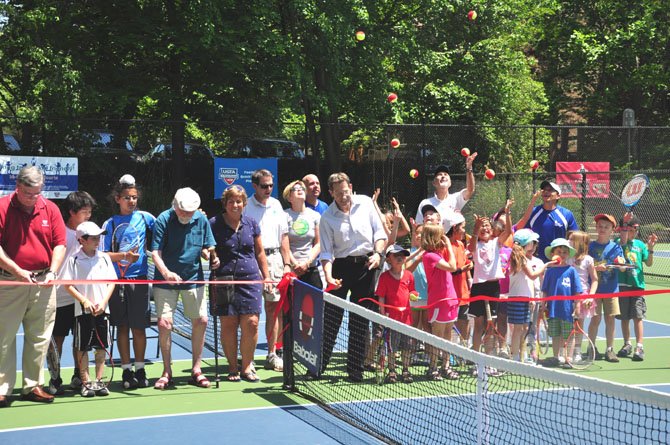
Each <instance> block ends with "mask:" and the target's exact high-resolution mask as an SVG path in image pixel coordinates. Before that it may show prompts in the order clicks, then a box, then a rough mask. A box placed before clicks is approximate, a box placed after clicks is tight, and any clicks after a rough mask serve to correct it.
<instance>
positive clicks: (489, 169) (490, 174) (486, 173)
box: [484, 168, 496, 179]
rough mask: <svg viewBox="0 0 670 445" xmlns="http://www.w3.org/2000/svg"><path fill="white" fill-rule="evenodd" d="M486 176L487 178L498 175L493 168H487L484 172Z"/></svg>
mask: <svg viewBox="0 0 670 445" xmlns="http://www.w3.org/2000/svg"><path fill="white" fill-rule="evenodd" d="M484 176H485V177H486V179H493V178H495V177H496V172H494V171H493V169H492V168H487V169H486V171H485V172H484Z"/></svg>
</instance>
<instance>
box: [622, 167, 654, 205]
mask: <svg viewBox="0 0 670 445" xmlns="http://www.w3.org/2000/svg"><path fill="white" fill-rule="evenodd" d="M648 189H649V178H648V177H647V175H643V174H639V175H635V176H633V177H632V178H631V179H630V181H628V182H627V183H626V185H624V186H623V189H622V190H621V204H623V206H624V207H626V209H627V210H628V211H629V212H632V211H633V208H634V207H635V206H636V205H637V204H638V203H639V202H640V200H641V199H642V197H643V196H644V193H645V192H646V191H647V190H648Z"/></svg>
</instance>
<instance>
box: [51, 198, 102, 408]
mask: <svg viewBox="0 0 670 445" xmlns="http://www.w3.org/2000/svg"><path fill="white" fill-rule="evenodd" d="M95 205H96V203H95V200H94V199H93V197H92V196H91V195H89V194H88V193H86V192H84V191H77V192H72V193H70V194H69V195H67V197H66V198H65V200H64V202H63V214H64V216H65V220H66V223H65V236H66V238H67V244H66V246H65V259H67V258H68V257H69V256H70V255H72V254H73V253H75V252H76V251H77V250H79V246H80V244H79V240H77V226H78V225H79V224H81V223H83V222H85V221H88V220H89V219H90V218H91V212H92V210H93V207H95ZM65 263H66V262H65V261H63V264H62V266H61V269H60V270H59V273H58V275H60V274H61V273H62V271H63V269H64V268H65ZM74 304H75V301H74V299H73V298H72V296H71V295H70V293H69V292H68V291H67V289H65V286H57V288H56V308H57V309H56V322H55V323H54V330H53V333H52V335H51V338H52V340H53V342H52V345H51V346H50V347H49V352H48V353H47V364H48V365H49V372H50V373H51V379H50V380H49V388H48V389H47V392H49V394H51V395H61V394H63V393H64V392H65V388H64V387H63V379H62V378H61V375H60V358H61V357H62V354H63V342H64V340H65V337H67V335H68V334H69V333H70V331H72V333H73V334H74V327H75V319H74ZM72 355H73V357H74V363H75V368H74V373H73V375H72V378H71V379H70V387H71V388H72V389H74V390H79V388H80V387H81V380H80V378H79V368H78V367H77V363H78V360H77V357H78V355H77V351H76V349H74V348H72ZM56 370H58V372H56Z"/></svg>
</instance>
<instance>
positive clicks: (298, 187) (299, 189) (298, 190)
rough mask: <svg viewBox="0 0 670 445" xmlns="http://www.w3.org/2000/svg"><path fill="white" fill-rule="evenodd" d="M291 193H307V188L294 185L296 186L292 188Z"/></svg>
mask: <svg viewBox="0 0 670 445" xmlns="http://www.w3.org/2000/svg"><path fill="white" fill-rule="evenodd" d="M291 191H292V192H304V191H305V188H304V187H302V186H299V185H294V186H293V187H292V188H291Z"/></svg>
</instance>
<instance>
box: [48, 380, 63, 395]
mask: <svg viewBox="0 0 670 445" xmlns="http://www.w3.org/2000/svg"><path fill="white" fill-rule="evenodd" d="M46 392H48V393H49V394H51V395H52V396H60V395H62V394H63V393H64V392H65V388H63V379H61V378H60V377H58V378H57V379H55V380H54V379H51V380H49V387H48V388H46Z"/></svg>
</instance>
